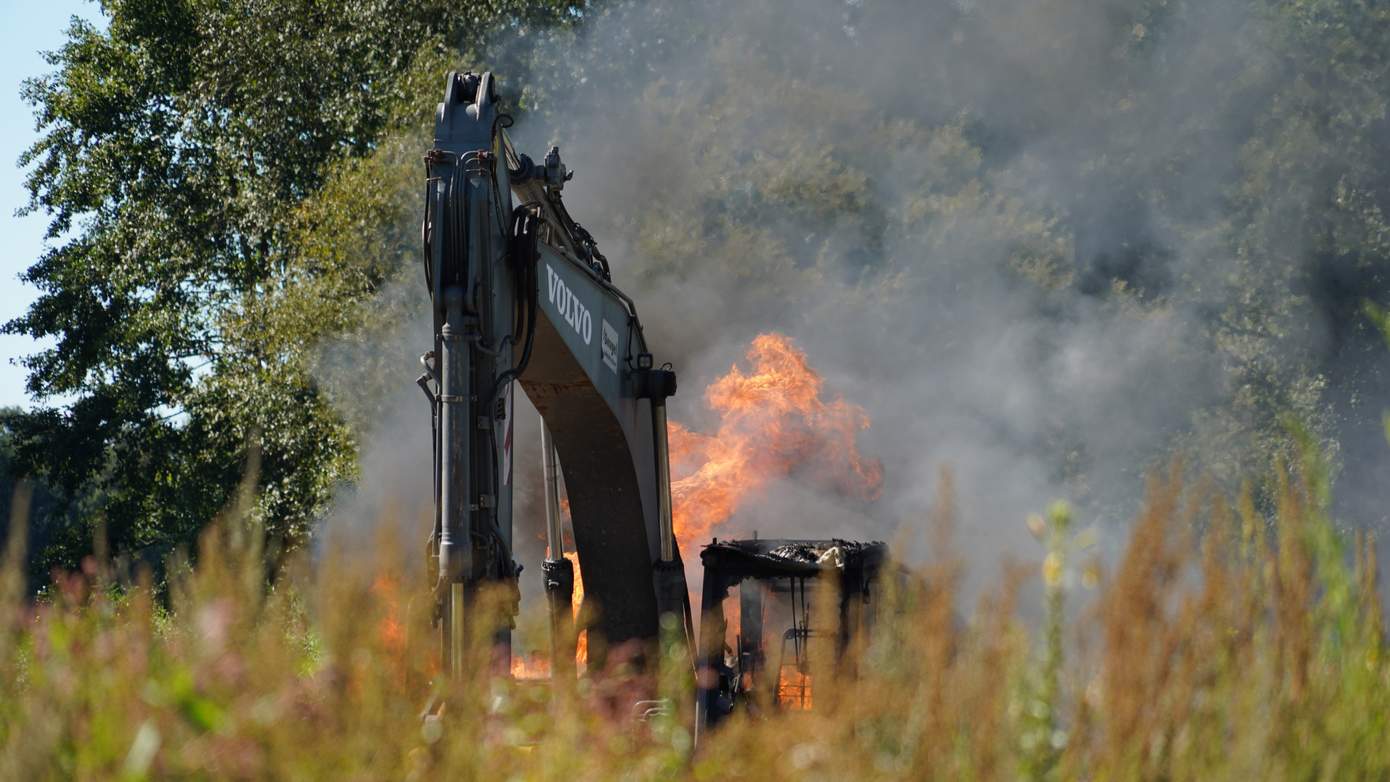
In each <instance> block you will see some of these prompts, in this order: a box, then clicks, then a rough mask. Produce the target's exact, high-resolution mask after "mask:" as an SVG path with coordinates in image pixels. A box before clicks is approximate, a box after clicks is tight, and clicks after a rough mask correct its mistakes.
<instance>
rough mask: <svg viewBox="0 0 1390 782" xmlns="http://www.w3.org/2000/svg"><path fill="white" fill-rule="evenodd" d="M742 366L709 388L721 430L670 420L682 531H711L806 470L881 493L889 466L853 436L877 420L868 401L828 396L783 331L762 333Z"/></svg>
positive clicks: (691, 539) (693, 536)
mask: <svg viewBox="0 0 1390 782" xmlns="http://www.w3.org/2000/svg"><path fill="white" fill-rule="evenodd" d="M746 358H747V361H748V364H749V365H750V369H749V370H747V371H745V370H743V369H740V368H739V366H738V365H737V364H735V365H734V366H732V367H730V369H729V372H728V374H726V375H724V376H723V377H721V378H719V379H718V380H716V381H715V382H714V383H713V384H711V385H710V387H709V388H708V389H706V391H705V401H706V402H707V403H708V404H709V406H710V408H712V409H713V410H714V411H715V412H716V413H718V414H719V426H718V428H717V429H716V431H715V432H714V433H713V434H710V435H706V434H698V433H695V432H692V431H690V430H689V429H687V428H685V427H684V426H681V425H680V424H676V423H672V424H671V428H670V434H669V437H670V444H671V470H672V474H673V475H674V476H678V477H676V478H675V479H674V480H672V482H671V499H672V517H673V523H674V525H675V530H676V537H677V538H678V539H680V540H683V541H686V542H687V544H694V543H697V542H701V541H703V540H704V539H705V538H707V537H708V536H709V535H710V534H711V532H712V531H713V529H714V528H715V526H717V525H719V524H722V523H724V522H725V521H727V520H728V519H729V518H730V517H732V516H733V515H734V513H735V512H737V511H738V509H739V507H740V505H741V504H742V503H743V502H744V501H745V500H747V499H749V498H750V497H752V496H755V495H756V494H757V493H758V492H759V491H761V490H762V489H763V488H764V487H766V485H767V484H768V483H769V482H770V481H772V480H773V479H775V478H779V477H783V476H787V475H791V474H792V473H794V472H795V473H797V474H804V475H806V476H807V477H809V478H810V479H812V480H814V481H816V482H818V483H822V484H825V485H829V486H832V487H834V488H835V489H836V490H838V491H840V492H842V493H844V494H846V495H849V496H851V497H856V498H859V499H864V500H872V499H876V498H877V497H878V495H879V493H880V491H881V490H882V486H883V466H882V465H881V464H880V463H879V462H878V461H877V460H871V459H865V458H864V457H863V456H861V455H860V453H859V449H858V447H857V445H856V443H855V440H856V436H857V434H858V432H859V431H860V430H862V429H866V428H868V426H869V417H868V415H867V414H865V412H864V410H863V408H861V407H859V406H858V405H855V404H853V403H850V402H847V401H845V400H844V399H843V398H842V397H839V396H836V397H834V398H833V399H829V400H826V399H823V398H822V397H821V392H822V387H823V385H824V381H823V380H822V379H821V376H820V375H819V374H818V373H817V372H816V371H815V370H814V369H812V368H811V365H810V364H809V363H808V362H807V360H806V354H805V353H804V352H803V351H801V350H800V349H799V348H798V347H797V346H796V345H795V344H793V343H792V341H791V340H790V339H789V338H787V337H786V336H784V335H782V334H775V333H770V334H761V335H759V336H758V337H757V338H756V339H754V340H753V344H752V345H750V346H749V348H748V352H747V354H746Z"/></svg>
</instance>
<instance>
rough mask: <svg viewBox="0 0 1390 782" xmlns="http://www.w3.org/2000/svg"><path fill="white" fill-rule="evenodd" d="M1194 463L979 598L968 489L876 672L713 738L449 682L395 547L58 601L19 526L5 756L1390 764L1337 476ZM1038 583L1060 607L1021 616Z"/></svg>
mask: <svg viewBox="0 0 1390 782" xmlns="http://www.w3.org/2000/svg"><path fill="white" fill-rule="evenodd" d="M1179 474H1180V473H1179V471H1177V470H1174V471H1173V472H1172V473H1171V474H1170V475H1169V476H1168V477H1167V478H1163V479H1158V478H1155V479H1152V480H1151V481H1150V486H1149V491H1148V497H1147V501H1146V503H1145V505H1144V507H1143V510H1142V512H1141V513H1140V515H1139V517H1138V518H1137V519H1136V521H1135V524H1134V526H1133V531H1132V534H1131V536H1130V538H1129V541H1128V546H1127V550H1126V551H1125V553H1124V554H1123V556H1122V557H1121V559H1120V560H1119V561H1118V563H1117V564H1116V565H1115V567H1114V568H1113V572H1111V573H1108V574H1105V573H1101V572H1100V569H1099V567H1098V566H1097V565H1096V564H1095V563H1093V562H1085V561H1082V558H1083V557H1085V556H1087V555H1086V554H1085V553H1084V550H1085V538H1086V537H1087V535H1086V533H1084V532H1081V533H1078V532H1077V531H1076V530H1074V529H1072V524H1071V521H1070V518H1069V512H1068V510H1067V509H1066V508H1065V507H1064V506H1060V505H1059V506H1057V507H1055V508H1053V509H1052V510H1051V511H1049V513H1048V515H1047V518H1045V519H1044V518H1041V517H1039V518H1034V519H1031V520H1030V521H1029V523H1030V526H1032V527H1033V528H1034V532H1035V533H1036V534H1037V535H1038V537H1039V539H1040V540H1041V541H1042V542H1043V546H1042V547H1041V548H1040V551H1039V554H1040V559H1041V560H1042V567H1041V568H1040V569H1036V568H1033V567H1031V566H1027V567H1025V566H1019V567H1013V568H1009V569H1007V570H1006V575H1005V576H1004V577H1003V578H1002V579H1001V581H1000V582H999V583H998V585H997V587H996V588H995V589H994V590H993V591H992V592H991V593H990V594H988V595H987V596H985V597H984V598H983V599H982V600H980V601H979V604H978V605H977V606H975V607H974V608H973V609H970V608H967V607H965V606H958V605H957V604H956V603H957V600H956V585H957V584H958V582H959V578H960V576H961V573H962V566H961V563H960V561H959V559H958V558H956V557H954V556H953V555H952V554H951V547H950V532H951V528H952V526H953V525H954V523H955V521H954V518H953V515H954V513H953V510H952V508H951V503H950V500H949V498H947V499H944V500H943V501H942V503H941V504H940V506H939V507H938V508H937V509H935V510H934V511H933V513H932V518H931V523H930V524H929V525H925V526H929V527H930V528H931V529H932V530H934V531H933V533H932V534H933V535H934V536H935V538H934V542H935V543H936V544H937V545H938V547H939V548H938V550H939V551H940V552H941V556H940V557H938V558H937V559H936V560H934V561H933V562H930V563H928V564H926V565H924V566H922V567H919V568H915V569H914V570H912V575H911V578H910V579H909V580H908V582H907V586H905V587H903V588H901V589H897V590H894V594H891V595H888V596H887V597H886V600H887V602H888V603H889V604H891V605H892V606H893V608H892V609H891V610H892V611H894V612H895V613H896V614H897V615H898V616H900V619H899V620H897V621H889V622H881V623H879V625H878V627H877V629H876V631H875V634H874V636H873V637H872V638H871V639H869V640H868V641H867V642H866V643H865V644H864V645H863V646H862V647H861V648H859V649H857V650H856V651H855V654H854V657H855V660H854V664H855V665H856V666H857V668H858V669H859V670H860V671H861V674H860V676H859V678H858V680H857V681H855V682H854V683H853V684H845V685H842V686H838V687H836V686H832V685H831V684H830V681H829V679H828V678H826V677H816V678H815V682H816V691H815V709H814V710H813V711H810V712H788V713H782V714H778V715H775V716H773V717H771V718H767V719H751V718H748V717H746V716H740V717H739V718H737V719H736V720H735V722H734V723H733V724H731V725H729V726H728V727H727V728H724V729H721V730H720V731H718V732H717V733H715V734H713V735H711V736H708V737H706V738H705V739H704V740H703V741H702V742H701V744H700V746H699V748H698V749H695V750H693V751H692V736H691V733H690V732H689V730H688V727H687V719H688V714H687V713H685V712H684V711H680V712H678V713H677V714H675V715H672V716H670V717H667V718H661V717H658V718H656V719H655V720H653V721H651V722H648V723H637V722H634V721H632V720H630V719H628V718H626V717H625V716H623V712H624V710H623V702H622V699H621V697H622V696H621V695H620V694H618V693H616V692H614V691H611V690H609V689H608V686H607V684H606V683H605V682H604V681H603V680H601V679H595V678H583V679H581V680H580V681H579V682H578V684H577V685H576V686H574V687H572V688H558V689H554V690H553V691H552V688H549V687H546V686H543V685H538V684H534V683H514V682H511V681H510V680H485V679H482V678H475V679H473V680H471V681H466V682H461V683H459V684H458V686H457V687H455V688H452V689H447V688H446V689H443V690H440V689H436V688H438V687H439V686H440V685H439V684H438V678H437V676H435V674H434V671H433V659H434V658H433V650H434V641H433V635H432V634H431V633H429V632H427V631H426V630H425V629H424V628H426V627H427V624H426V618H425V616H424V615H423V613H422V612H423V610H424V606H425V604H426V602H427V601H426V600H425V599H424V597H423V595H424V592H423V590H422V589H421V588H420V585H419V584H415V583H411V582H410V581H409V580H408V579H407V578H405V577H403V576H400V575H399V574H400V573H403V572H406V569H403V568H401V566H400V565H401V562H400V559H399V557H398V556H397V554H396V553H394V551H395V550H394V549H393V548H392V547H391V546H390V545H389V540H387V541H383V545H380V546H378V547H377V550H378V552H385V553H378V554H377V555H376V556H377V560H376V562H375V563H374V565H373V566H372V567H362V566H361V563H360V562H357V563H352V564H349V563H348V561H347V560H346V559H344V558H342V557H337V556H334V555H328V556H325V557H324V559H323V561H321V562H319V563H317V564H316V565H315V566H313V567H312V568H308V567H304V566H302V565H301V566H300V567H291V568H290V569H288V570H286V571H284V572H281V573H279V574H277V578H275V579H274V581H273V583H274V585H273V586H272V587H270V588H267V587H266V586H265V583H266V582H265V579H264V566H263V564H262V563H263V562H264V558H263V553H262V552H261V551H260V549H259V543H258V540H259V538H260V536H259V535H258V534H257V533H256V532H255V530H254V529H253V528H252V527H251V526H249V525H248V523H247V522H245V521H244V520H243V517H242V516H240V515H238V514H228V516H227V518H225V519H224V520H223V521H222V522H220V523H219V524H217V525H214V526H213V527H211V528H210V529H209V530H208V531H207V532H206V533H205V534H204V536H203V538H202V541H201V550H200V554H199V557H198V563H197V565H196V566H183V567H173V568H171V569H170V571H169V572H170V573H172V574H173V575H171V577H170V582H169V585H168V588H167V590H155V589H152V588H151V586H150V585H149V583H148V581H146V582H145V583H141V584H139V585H136V586H129V585H122V586H118V585H117V584H115V583H114V582H113V581H112V580H111V579H110V576H109V574H108V573H106V572H104V571H103V569H102V568H100V567H98V566H96V565H95V564H94V560H88V566H87V567H86V568H85V569H84V570H83V571H82V572H76V573H72V574H70V575H68V576H66V577H63V578H59V579H57V581H56V587H55V588H54V590H53V591H52V592H51V594H50V595H49V597H48V599H45V600H42V601H40V602H39V603H37V604H34V603H31V602H29V601H27V600H26V599H25V597H24V594H23V589H22V586H21V583H20V577H19V574H20V572H21V571H20V568H19V566H18V563H19V561H20V560H19V550H18V548H13V547H12V549H11V551H10V554H9V560H8V562H7V564H6V567H5V571H4V573H5V591H4V603H3V612H4V613H3V625H0V749H2V750H3V751H0V777H3V778H6V779H56V778H64V779H68V778H75V779H110V778H126V779H145V778H174V777H180V778H181V777H194V778H218V779H222V778H228V779H267V778H282V779H319V778H323V779H330V778H331V779H427V778H429V779H438V778H444V777H443V776H441V775H447V777H448V778H456V779H457V778H462V779H480V778H491V779H565V780H573V779H617V778H640V779H646V778H689V779H725V778H735V777H746V778H768V779H780V778H799V779H864V778H883V779H898V778H903V779H906V778H911V779H933V778H934V779H1018V778H1027V779H1367V778H1385V775H1386V774H1387V773H1390V743H1387V742H1386V741H1385V740H1384V736H1385V735H1386V729H1387V724H1386V721H1387V716H1386V715H1390V660H1387V658H1386V655H1385V654H1384V641H1383V638H1382V631H1381V619H1380V617H1381V611H1380V606H1379V604H1378V601H1377V598H1376V591H1375V583H1374V574H1375V572H1376V566H1375V561H1374V557H1373V556H1372V555H1371V554H1370V553H1369V552H1370V551H1371V546H1370V545H1369V544H1368V542H1367V541H1365V540H1364V539H1358V540H1357V541H1355V543H1356V545H1355V546H1354V551H1353V550H1352V549H1353V547H1352V546H1349V542H1348V541H1345V540H1344V539H1343V538H1341V537H1340V536H1339V535H1338V533H1337V532H1336V531H1335V530H1334V528H1333V525H1332V523H1331V521H1330V519H1329V517H1328V514H1327V506H1328V488H1327V480H1326V477H1325V474H1324V473H1323V472H1322V470H1321V468H1320V467H1319V466H1318V465H1317V464H1312V465H1310V466H1306V467H1305V468H1304V469H1302V470H1299V471H1297V472H1296V473H1295V475H1294V476H1293V477H1284V478H1283V479H1281V480H1280V481H1278V484H1279V490H1278V492H1277V496H1276V498H1275V502H1274V503H1273V504H1272V508H1271V510H1270V512H1269V513H1268V514H1265V513H1262V512H1259V511H1258V510H1257V509H1256V507H1255V505H1254V503H1252V502H1251V501H1250V500H1249V499H1248V497H1240V498H1237V499H1235V500H1234V501H1231V500H1228V499H1227V498H1226V497H1223V496H1221V495H1220V494H1219V493H1218V492H1216V491H1213V490H1210V489H1206V488H1203V487H1192V486H1184V485H1182V484H1181V482H1180V478H1179V477H1178V476H1179ZM20 504H22V503H20ZM23 528H24V525H22V524H15V525H12V529H14V530H22V529H23ZM18 545H20V541H18V540H16V541H13V542H12V546H18ZM1083 585H1084V586H1093V587H1094V590H1095V591H1094V594H1093V595H1091V596H1090V597H1088V598H1087V599H1086V600H1085V601H1084V602H1085V603H1086V604H1087V605H1086V607H1084V608H1078V607H1077V606H1075V605H1073V606H1072V607H1071V608H1070V609H1068V607H1067V606H1066V605H1065V602H1066V600H1067V599H1072V602H1073V603H1076V602H1081V601H1077V600H1075V599H1074V598H1075V595H1076V594H1077V593H1079V592H1080V589H1081V587H1082V586H1083ZM157 592H159V593H161V594H158V595H157V594H156V593H157ZM1033 592H1041V594H1042V595H1043V596H1044V598H1045V599H1044V601H1043V602H1044V603H1045V605H1046V615H1045V618H1044V620H1043V621H1042V622H1041V623H1036V622H1025V621H1023V620H1022V619H1021V618H1020V616H1019V614H1018V611H1017V604H1018V602H1019V600H1020V599H1028V598H1029V597H1030V595H1029V593H1033ZM412 596H414V597H413V599H412ZM958 612H959V614H958ZM957 615H961V616H964V621H957V620H956V619H955V618H954V617H956V616H957ZM1034 625H1038V626H1037V627H1034ZM672 654H673V655H675V654H678V651H677V652H672ZM672 659H675V657H673V658H672ZM673 678H679V677H673ZM677 690H678V685H674V684H673V685H672V686H671V687H669V688H668V694H671V695H673V696H674V697H678V698H683V699H684V698H688V695H682V694H680V693H679V692H677ZM434 697H442V698H444V699H445V701H446V702H447V707H446V710H445V717H444V719H443V721H442V723H439V724H435V723H430V722H425V721H422V720H421V709H422V707H423V706H424V704H426V703H427V702H428V701H429V700H430V699H431V698H434ZM683 702H685V701H683Z"/></svg>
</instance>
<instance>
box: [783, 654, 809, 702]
mask: <svg viewBox="0 0 1390 782" xmlns="http://www.w3.org/2000/svg"><path fill="white" fill-rule="evenodd" d="M777 702H778V703H779V704H781V705H782V707H783V708H787V709H792V710H794V711H810V710H811V674H809V673H802V672H801V671H798V670H797V669H796V666H794V665H784V666H782V671H781V673H780V674H779V676H778V678H777Z"/></svg>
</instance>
